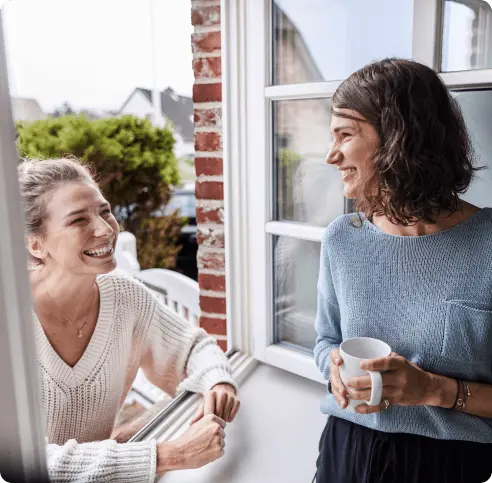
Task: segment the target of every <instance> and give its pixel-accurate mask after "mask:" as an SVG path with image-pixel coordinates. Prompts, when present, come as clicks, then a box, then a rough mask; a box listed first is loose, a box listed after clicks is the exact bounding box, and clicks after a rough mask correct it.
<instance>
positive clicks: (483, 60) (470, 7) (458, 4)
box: [441, 0, 492, 72]
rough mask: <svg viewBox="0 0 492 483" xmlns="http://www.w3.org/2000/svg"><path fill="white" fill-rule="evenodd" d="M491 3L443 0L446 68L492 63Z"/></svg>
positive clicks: (489, 66)
mask: <svg viewBox="0 0 492 483" xmlns="http://www.w3.org/2000/svg"><path fill="white" fill-rule="evenodd" d="M491 5H492V2H491V1H490V0H489V1H485V0H446V1H445V2H444V25H443V36H442V44H443V45H442V60H441V70H442V71H443V72H450V71H459V70H470V69H490V68H491V67H492V8H491Z"/></svg>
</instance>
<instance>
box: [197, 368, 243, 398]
mask: <svg viewBox="0 0 492 483" xmlns="http://www.w3.org/2000/svg"><path fill="white" fill-rule="evenodd" d="M202 384H203V392H206V391H210V389H212V387H214V386H216V385H217V384H230V385H231V386H233V387H234V389H236V393H239V386H238V385H237V384H236V382H235V381H234V379H233V378H232V375H231V373H230V371H228V370H226V369H223V368H222V367H215V368H213V369H210V370H209V371H207V372H206V373H205V374H204V375H203V378H202Z"/></svg>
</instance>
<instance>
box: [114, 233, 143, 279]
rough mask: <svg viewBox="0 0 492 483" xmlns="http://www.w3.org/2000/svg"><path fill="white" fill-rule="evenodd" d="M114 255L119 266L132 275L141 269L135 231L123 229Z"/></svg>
mask: <svg viewBox="0 0 492 483" xmlns="http://www.w3.org/2000/svg"><path fill="white" fill-rule="evenodd" d="M114 257H115V259H116V264H117V266H118V268H121V269H122V270H125V272H128V273H130V274H132V275H134V274H135V273H137V272H139V271H140V264H139V263H138V258H137V239H136V238H135V235H134V234H133V233H130V232H129V231H122V232H121V233H120V234H119V235H118V240H117V241H116V248H115V251H114Z"/></svg>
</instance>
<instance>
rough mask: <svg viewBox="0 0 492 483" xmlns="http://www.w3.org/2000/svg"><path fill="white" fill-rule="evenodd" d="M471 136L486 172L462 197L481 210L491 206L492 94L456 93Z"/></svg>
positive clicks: (477, 177) (478, 161) (477, 175)
mask: <svg viewBox="0 0 492 483" xmlns="http://www.w3.org/2000/svg"><path fill="white" fill-rule="evenodd" d="M453 95H454V97H455V98H456V100H457V101H458V104H459V105H460V107H461V111H462V112H463V116H464V118H465V122H466V125H467V127H468V130H469V132H470V134H471V135H472V142H473V148H474V151H475V156H476V160H477V164H479V165H481V166H485V168H486V169H484V170H482V171H479V172H478V173H477V174H476V178H475V180H474V181H473V182H472V184H471V186H470V189H469V190H468V192H467V193H466V194H465V196H463V198H464V199H465V200H466V201H468V202H470V203H473V204H475V205H477V206H480V207H481V208H482V207H484V206H491V205H492V194H491V193H492V169H491V168H492V123H491V121H492V92H491V91H490V90H485V91H457V92H454V93H453Z"/></svg>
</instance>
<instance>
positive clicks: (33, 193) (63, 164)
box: [17, 158, 97, 263]
mask: <svg viewBox="0 0 492 483" xmlns="http://www.w3.org/2000/svg"><path fill="white" fill-rule="evenodd" d="M17 173H18V177H19V184H20V192H21V196H22V199H23V202H24V220H25V234H26V235H28V236H42V235H43V234H44V227H45V221H46V219H47V218H48V212H47V205H48V202H49V195H50V193H52V192H53V190H55V189H56V188H58V187H59V186H60V185H62V184H65V183H90V184H94V185H95V186H97V183H96V182H95V180H94V176H93V174H92V172H91V170H90V168H89V167H88V166H84V165H83V164H82V163H81V162H80V161H78V160H77V159H75V158H73V159H68V158H61V159H45V160H39V159H25V160H23V161H22V162H21V163H20V164H19V166H18V168H17ZM32 261H33V262H35V263H40V262H41V261H40V260H38V259H35V258H34V257H33V260H32Z"/></svg>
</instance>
